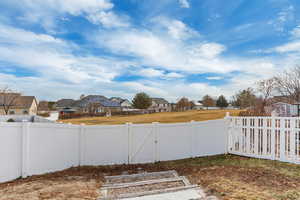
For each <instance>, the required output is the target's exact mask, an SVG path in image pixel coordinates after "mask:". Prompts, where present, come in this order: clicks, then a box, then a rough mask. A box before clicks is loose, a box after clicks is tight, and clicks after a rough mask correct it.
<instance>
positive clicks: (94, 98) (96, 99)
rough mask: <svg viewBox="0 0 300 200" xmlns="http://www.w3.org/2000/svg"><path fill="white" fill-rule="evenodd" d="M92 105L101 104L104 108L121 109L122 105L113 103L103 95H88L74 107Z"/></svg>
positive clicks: (75, 103)
mask: <svg viewBox="0 0 300 200" xmlns="http://www.w3.org/2000/svg"><path fill="white" fill-rule="evenodd" d="M90 103H100V104H101V105H102V106H104V107H120V103H118V102H115V101H111V100H109V99H107V98H106V97H105V96H102V95H88V96H86V97H84V98H82V99H81V100H77V101H75V102H74V103H73V104H72V107H86V106H88V104H90Z"/></svg>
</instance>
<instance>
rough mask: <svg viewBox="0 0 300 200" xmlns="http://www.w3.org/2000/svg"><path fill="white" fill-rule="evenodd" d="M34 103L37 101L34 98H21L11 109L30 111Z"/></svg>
mask: <svg viewBox="0 0 300 200" xmlns="http://www.w3.org/2000/svg"><path fill="white" fill-rule="evenodd" d="M34 101H36V99H35V97H34V96H19V97H18V98H16V100H15V101H14V104H13V106H12V107H11V108H23V109H28V108H30V107H31V105H32V103H33V102H34Z"/></svg>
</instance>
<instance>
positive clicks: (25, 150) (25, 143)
mask: <svg viewBox="0 0 300 200" xmlns="http://www.w3.org/2000/svg"><path fill="white" fill-rule="evenodd" d="M28 131H29V122H27V121H25V120H23V121H22V133H21V134H22V135H21V138H22V170H21V172H22V178H26V177H27V176H28V156H29V155H28V154H29V135H28V134H29V133H28Z"/></svg>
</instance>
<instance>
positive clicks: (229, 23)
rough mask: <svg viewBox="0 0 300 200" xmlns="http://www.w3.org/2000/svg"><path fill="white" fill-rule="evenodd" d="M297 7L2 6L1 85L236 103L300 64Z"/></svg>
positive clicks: (197, 3) (220, 0) (270, 0)
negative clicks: (250, 89)
mask: <svg viewBox="0 0 300 200" xmlns="http://www.w3.org/2000/svg"><path fill="white" fill-rule="evenodd" d="M299 10H300V1H299V0H226V1H224V0H151V1H149V0H1V1H0V87H4V86H9V87H10V88H12V89H14V90H18V91H20V92H22V93H23V94H24V95H34V96H36V97H37V98H38V99H39V100H57V99H61V98H75V99H76V98H79V96H80V95H81V94H86V95H87V94H99V95H105V96H107V97H111V96H120V97H124V98H128V99H132V98H133V96H134V94H136V93H138V92H146V93H147V94H149V95H150V96H151V97H163V98H166V99H167V100H169V101H172V102H174V101H176V100H178V99H179V98H180V97H183V96H185V97H188V98H190V99H192V100H199V99H201V98H202V96H204V95H206V94H209V95H212V96H219V95H221V94H223V95H225V96H226V97H228V98H229V97H231V96H232V95H233V94H234V93H236V92H237V91H238V90H240V89H244V88H247V87H255V83H256V82H257V81H258V80H261V79H266V78H269V77H272V76H274V75H276V74H278V73H280V71H282V70H286V69H288V68H291V67H293V66H295V65H297V64H300V62H299V61H300V11H299Z"/></svg>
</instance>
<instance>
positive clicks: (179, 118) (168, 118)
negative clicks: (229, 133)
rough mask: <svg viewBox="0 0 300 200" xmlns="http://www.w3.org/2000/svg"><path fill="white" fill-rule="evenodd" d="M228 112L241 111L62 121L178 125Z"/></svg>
mask: <svg viewBox="0 0 300 200" xmlns="http://www.w3.org/2000/svg"><path fill="white" fill-rule="evenodd" d="M226 112H230V114H231V115H237V114H238V113H239V112H240V110H201V111H198V110H193V111H186V112H164V113H153V114H145V115H132V116H112V117H89V118H79V119H68V120H61V122H64V123H72V124H81V123H85V124H89V125H96V124H124V123H126V122H132V123H137V124H141V123H151V122H161V123H178V122H190V121H191V120H194V121H206V120H213V119H222V118H224V117H225V115H226Z"/></svg>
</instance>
